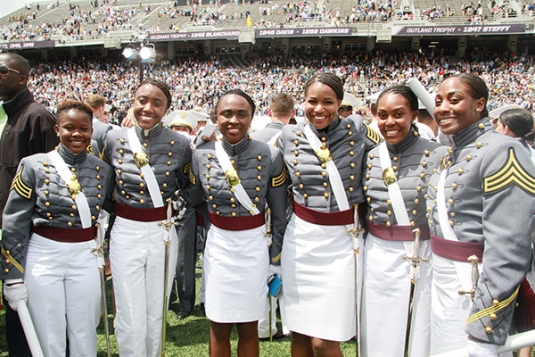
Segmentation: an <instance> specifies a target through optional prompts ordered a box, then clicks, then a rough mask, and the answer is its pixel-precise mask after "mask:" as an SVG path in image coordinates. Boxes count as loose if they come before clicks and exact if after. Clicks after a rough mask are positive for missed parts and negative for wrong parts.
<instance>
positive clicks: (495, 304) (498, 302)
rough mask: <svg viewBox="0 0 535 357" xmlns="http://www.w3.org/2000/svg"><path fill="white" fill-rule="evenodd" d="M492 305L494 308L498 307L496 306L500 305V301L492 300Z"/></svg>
mask: <svg viewBox="0 0 535 357" xmlns="http://www.w3.org/2000/svg"><path fill="white" fill-rule="evenodd" d="M492 305H493V306H494V307H496V306H498V305H500V301H499V300H497V299H494V300H492Z"/></svg>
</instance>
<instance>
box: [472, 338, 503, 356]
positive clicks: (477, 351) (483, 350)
mask: <svg viewBox="0 0 535 357" xmlns="http://www.w3.org/2000/svg"><path fill="white" fill-rule="evenodd" d="M497 348H498V345H494V344H492V343H484V342H476V341H474V340H472V339H470V338H468V339H467V340H466V350H467V351H468V357H498V352H497V351H496V349H497Z"/></svg>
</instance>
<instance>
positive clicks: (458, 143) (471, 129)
mask: <svg viewBox="0 0 535 357" xmlns="http://www.w3.org/2000/svg"><path fill="white" fill-rule="evenodd" d="M490 130H492V123H491V122H490V120H489V118H483V119H480V120H479V121H477V122H475V123H474V124H471V125H470V126H468V127H467V128H465V129H463V130H462V131H461V132H460V133H459V134H456V135H453V143H454V144H453V148H454V149H455V148H457V147H464V146H466V145H468V144H470V143H473V142H474V141H476V139H477V138H478V137H480V136H481V135H483V134H485V133H486V132H487V131H490Z"/></svg>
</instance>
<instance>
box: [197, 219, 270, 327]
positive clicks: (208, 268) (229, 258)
mask: <svg viewBox="0 0 535 357" xmlns="http://www.w3.org/2000/svg"><path fill="white" fill-rule="evenodd" d="M267 243H268V242H267V239H266V238H265V236H264V233H263V232H262V230H261V229H260V228H254V229H248V230H243V231H227V230H225V229H221V228H218V227H216V226H214V225H212V226H211V227H210V230H209V231H208V236H207V240H206V249H205V252H204V263H203V264H204V265H203V272H204V274H205V279H206V301H205V309H206V316H207V317H208V318H209V319H210V320H212V321H215V322H219V323H235V322H251V321H257V320H259V319H260V318H261V317H262V316H263V315H264V314H265V311H266V309H267V307H266V304H267V299H266V297H267V294H268V289H267V278H268V271H269V253H268V246H267Z"/></svg>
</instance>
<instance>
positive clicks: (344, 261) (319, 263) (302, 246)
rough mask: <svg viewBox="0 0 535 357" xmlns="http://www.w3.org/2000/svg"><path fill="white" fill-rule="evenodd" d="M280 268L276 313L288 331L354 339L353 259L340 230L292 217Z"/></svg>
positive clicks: (349, 242)
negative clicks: (278, 310) (281, 302)
mask: <svg viewBox="0 0 535 357" xmlns="http://www.w3.org/2000/svg"><path fill="white" fill-rule="evenodd" d="M281 266H282V283H283V286H282V297H283V299H284V306H281V312H282V318H283V320H284V321H285V322H286V323H287V324H288V328H289V329H290V331H294V332H298V333H300V334H303V335H306V336H312V337H318V338H321V339H325V340H331V341H347V340H349V339H351V338H352V337H353V336H355V333H356V332H355V331H356V315H355V311H356V301H355V285H356V277H355V255H354V253H353V243H352V238H351V236H350V235H349V234H348V233H347V230H346V227H345V226H320V225H316V224H312V223H309V222H306V221H304V220H302V219H301V218H299V217H297V216H296V215H295V214H294V215H292V218H291V220H290V222H289V223H288V226H287V228H286V232H285V233H284V244H283V245H282V256H281Z"/></svg>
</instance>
